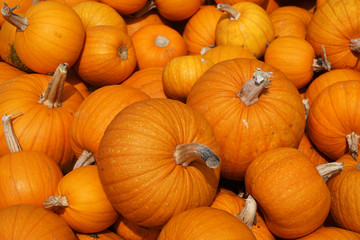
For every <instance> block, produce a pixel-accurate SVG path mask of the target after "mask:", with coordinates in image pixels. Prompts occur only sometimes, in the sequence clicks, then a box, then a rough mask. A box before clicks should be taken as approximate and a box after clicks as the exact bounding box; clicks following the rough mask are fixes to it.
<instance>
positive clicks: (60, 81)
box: [38, 63, 69, 108]
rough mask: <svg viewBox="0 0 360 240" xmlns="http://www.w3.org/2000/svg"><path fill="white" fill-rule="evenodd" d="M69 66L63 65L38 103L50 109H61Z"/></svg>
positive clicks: (58, 68) (57, 69)
mask: <svg viewBox="0 0 360 240" xmlns="http://www.w3.org/2000/svg"><path fill="white" fill-rule="evenodd" d="M68 66H69V64H67V63H61V64H60V65H59V66H58V67H57V68H56V71H55V73H54V75H53V76H52V78H51V80H50V82H49V84H48V86H47V88H46V90H45V92H44V93H43V94H42V95H41V96H40V100H39V101H38V103H41V104H44V105H45V106H47V107H49V108H57V107H61V97H62V93H63V89H64V83H65V80H66V77H67V69H68Z"/></svg>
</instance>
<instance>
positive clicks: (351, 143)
mask: <svg viewBox="0 0 360 240" xmlns="http://www.w3.org/2000/svg"><path fill="white" fill-rule="evenodd" d="M359 140H360V136H359V135H357V134H356V133H355V132H351V133H350V134H348V135H346V142H347V144H348V149H349V152H350V154H351V156H352V157H353V159H355V160H357V159H356V156H358V154H359V149H358V146H359Z"/></svg>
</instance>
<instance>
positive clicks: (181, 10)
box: [155, 0, 201, 21]
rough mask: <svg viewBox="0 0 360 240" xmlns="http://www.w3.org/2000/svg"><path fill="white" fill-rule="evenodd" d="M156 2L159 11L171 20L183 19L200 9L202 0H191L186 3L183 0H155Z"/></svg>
mask: <svg viewBox="0 0 360 240" xmlns="http://www.w3.org/2000/svg"><path fill="white" fill-rule="evenodd" d="M155 4H156V9H157V11H158V12H159V14H160V15H161V16H163V17H164V18H166V19H168V20H170V21H182V20H185V19H188V18H190V17H191V16H192V15H194V14H195V12H196V11H198V10H199V8H200V6H201V0H190V1H187V2H186V4H184V2H183V1H181V0H155Z"/></svg>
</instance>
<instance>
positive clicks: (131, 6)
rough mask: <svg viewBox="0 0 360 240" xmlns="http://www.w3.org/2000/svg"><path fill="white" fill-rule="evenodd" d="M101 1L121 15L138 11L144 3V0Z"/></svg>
mask: <svg viewBox="0 0 360 240" xmlns="http://www.w3.org/2000/svg"><path fill="white" fill-rule="evenodd" d="M100 2H101V3H105V4H106V5H109V6H111V7H112V8H114V9H115V10H116V11H117V12H119V13H120V14H121V15H128V14H132V13H135V12H137V11H139V10H140V9H141V8H143V7H144V6H145V4H146V0H132V1H127V0H100Z"/></svg>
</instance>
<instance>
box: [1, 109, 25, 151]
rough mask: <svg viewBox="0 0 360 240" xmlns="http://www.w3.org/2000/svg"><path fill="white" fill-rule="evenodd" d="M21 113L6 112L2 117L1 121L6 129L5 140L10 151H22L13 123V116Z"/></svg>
mask: <svg viewBox="0 0 360 240" xmlns="http://www.w3.org/2000/svg"><path fill="white" fill-rule="evenodd" d="M19 114H21V113H15V114H12V115H7V114H5V115H3V116H2V118H1V122H2V125H3V129H4V136H5V140H6V143H7V145H8V148H9V151H10V153H13V152H20V151H22V149H21V146H20V143H19V141H18V139H17V137H16V135H15V131H14V128H13V125H12V123H11V117H13V116H15V115H19Z"/></svg>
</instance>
